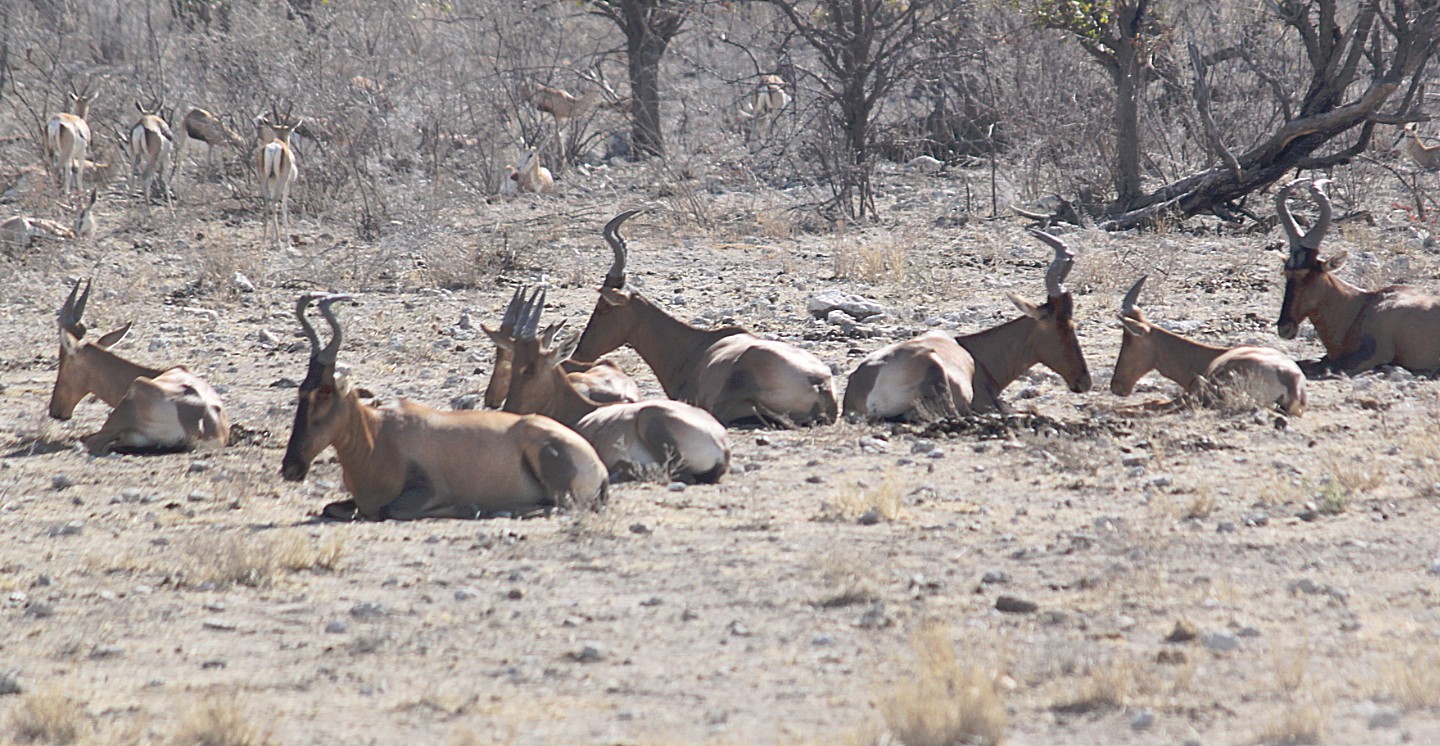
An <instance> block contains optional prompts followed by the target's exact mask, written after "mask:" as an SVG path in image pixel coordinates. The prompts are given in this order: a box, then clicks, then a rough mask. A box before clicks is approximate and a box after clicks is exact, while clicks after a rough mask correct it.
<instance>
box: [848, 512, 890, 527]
mask: <svg viewBox="0 0 1440 746" xmlns="http://www.w3.org/2000/svg"><path fill="white" fill-rule="evenodd" d="M884 520H885V516H883V515H881V514H880V511H879V509H877V508H871V509H869V510H867V511H865V514H864V515H862V516H860V517H859V518H858V519H856V521H855V522H856V523H859V524H860V525H861V526H874V525H875V524H877V523H880V522H881V521H884Z"/></svg>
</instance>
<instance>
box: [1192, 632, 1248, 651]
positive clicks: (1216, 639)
mask: <svg viewBox="0 0 1440 746" xmlns="http://www.w3.org/2000/svg"><path fill="white" fill-rule="evenodd" d="M1200 643H1201V644H1202V645H1204V646H1205V649H1206V650H1209V651H1210V652H1212V653H1230V652H1234V651H1236V650H1239V649H1240V638H1238V637H1236V636H1235V635H1232V634H1230V633H1229V632H1206V633H1205V634H1203V635H1201V636H1200Z"/></svg>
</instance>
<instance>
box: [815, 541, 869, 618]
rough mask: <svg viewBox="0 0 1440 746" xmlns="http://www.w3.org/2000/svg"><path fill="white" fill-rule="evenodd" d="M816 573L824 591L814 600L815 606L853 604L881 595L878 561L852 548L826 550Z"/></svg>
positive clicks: (866, 602)
mask: <svg viewBox="0 0 1440 746" xmlns="http://www.w3.org/2000/svg"><path fill="white" fill-rule="evenodd" d="M816 575H817V580H818V582H819V584H820V585H821V586H822V587H823V588H824V589H825V595H824V596H823V597H822V598H821V599H820V600H818V601H816V602H815V605H816V606H820V607H823V608H835V607H839V606H853V605H856V604H868V603H871V602H873V601H877V600H879V598H880V592H879V587H880V580H879V578H878V577H877V575H876V572H875V564H874V563H873V562H870V561H869V560H867V559H866V558H864V557H861V556H859V555H858V554H854V553H853V550H845V549H834V550H831V551H830V552H829V553H827V554H825V555H824V556H823V557H821V558H820V561H819V564H818V565H817V567H816Z"/></svg>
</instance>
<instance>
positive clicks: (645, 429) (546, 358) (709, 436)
mask: <svg viewBox="0 0 1440 746" xmlns="http://www.w3.org/2000/svg"><path fill="white" fill-rule="evenodd" d="M544 307H545V292H544V291H543V290H540V289H537V290H536V291H535V292H534V293H532V294H531V296H530V298H529V300H528V301H526V302H525V305H524V306H523V307H522V308H521V310H520V313H519V316H520V318H519V320H518V321H517V323H516V324H515V325H514V327H513V332H512V333H511V334H509V335H504V334H500V333H498V332H494V331H491V330H489V329H486V330H485V331H486V333H487V334H489V335H490V339H492V340H494V342H495V345H496V346H497V347H500V348H503V349H506V350H508V351H509V354H510V356H511V358H512V359H513V363H512V365H513V371H512V373H511V376H510V388H509V391H508V392H507V393H506V397H505V411H507V412H517V413H520V414H529V413H537V414H543V415H547V416H549V417H553V418H555V419H556V420H558V421H559V422H561V423H562V424H564V425H568V426H570V427H572V428H574V429H575V431H576V432H578V433H580V434H581V435H583V436H585V439H586V440H588V441H590V445H593V446H595V451H596V452H597V453H599V454H600V460H601V461H604V462H605V467H606V468H608V469H609V470H610V478H611V479H612V480H615V481H620V480H629V479H654V478H663V479H665V480H666V481H669V480H672V479H678V480H681V481H686V482H699V483H713V482H717V481H719V479H720V477H721V475H723V474H724V473H725V472H726V471H727V470H728V469H729V467H730V439H729V437H728V436H727V435H726V434H725V427H724V426H723V425H721V424H720V422H719V421H717V420H716V419H715V417H714V416H712V415H711V414H710V413H709V412H706V411H705V410H703V409H701V408H699V407H697V406H694V405H691V404H686V403H684V402H678V401H674V400H671V399H659V400H649V401H640V402H629V403H622V404H601V403H600V402H596V401H595V400H593V399H590V398H588V397H586V396H585V395H584V394H583V393H581V392H580V391H577V390H576V388H575V386H574V385H573V384H572V383H571V379H570V377H569V376H567V375H566V374H565V373H564V372H563V371H562V370H561V369H560V364H561V363H562V361H564V360H566V359H568V358H569V356H570V353H571V352H572V351H573V350H574V348H575V344H576V342H577V341H578V340H576V339H575V338H574V337H570V338H569V339H568V340H566V341H564V342H561V343H560V344H558V345H553V346H552V344H551V341H550V339H549V338H553V336H554V334H553V332H551V331H550V330H547V333H541V331H540V329H539V326H540V313H541V310H542V309H543V308H544ZM554 328H555V327H551V329H552V330H553V329H554Z"/></svg>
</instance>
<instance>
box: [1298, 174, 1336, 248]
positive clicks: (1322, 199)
mask: <svg viewBox="0 0 1440 746" xmlns="http://www.w3.org/2000/svg"><path fill="white" fill-rule="evenodd" d="M1329 183H1330V180H1329V179H1316V180H1315V181H1313V182H1311V183H1310V195H1311V196H1312V197H1314V198H1315V206H1316V207H1317V208H1319V210H1320V216H1319V217H1318V218H1316V220H1315V227H1313V228H1311V229H1310V230H1308V231H1306V232H1305V235H1304V236H1303V237H1302V238H1301V239H1300V245H1301V246H1304V247H1305V248H1306V249H1308V250H1310V251H1319V249H1320V240H1321V239H1323V238H1325V231H1327V230H1329V229H1330V216H1331V215H1332V214H1333V208H1332V207H1331V206H1330V195H1328V194H1326V193H1325V185H1327V184H1329Z"/></svg>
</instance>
